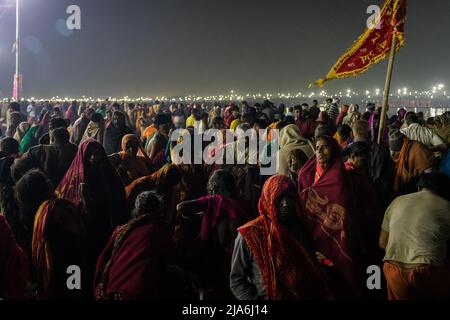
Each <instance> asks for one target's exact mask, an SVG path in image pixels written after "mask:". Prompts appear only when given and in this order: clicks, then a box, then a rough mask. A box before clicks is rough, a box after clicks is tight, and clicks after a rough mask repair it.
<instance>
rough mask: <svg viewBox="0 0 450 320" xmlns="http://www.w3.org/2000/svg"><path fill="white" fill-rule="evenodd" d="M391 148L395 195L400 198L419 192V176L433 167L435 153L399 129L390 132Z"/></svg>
mask: <svg viewBox="0 0 450 320" xmlns="http://www.w3.org/2000/svg"><path fill="white" fill-rule="evenodd" d="M389 148H390V149H391V153H392V158H393V160H394V163H395V175H394V193H395V194H396V195H397V196H398V195H403V194H407V193H412V192H415V191H417V188H416V183H417V181H418V177H419V175H420V174H422V173H423V172H425V171H426V170H427V169H431V168H432V167H433V164H434V156H433V153H432V152H431V151H430V150H429V149H428V148H427V147H425V145H423V144H422V143H420V142H418V141H414V140H409V139H408V138H407V137H406V136H405V135H403V134H402V133H401V132H400V131H399V130H398V129H392V130H391V131H389Z"/></svg>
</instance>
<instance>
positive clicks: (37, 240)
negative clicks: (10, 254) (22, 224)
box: [31, 199, 55, 292]
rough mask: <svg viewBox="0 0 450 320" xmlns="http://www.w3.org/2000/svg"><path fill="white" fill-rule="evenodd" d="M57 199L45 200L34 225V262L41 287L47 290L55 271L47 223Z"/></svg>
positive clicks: (37, 213)
mask: <svg viewBox="0 0 450 320" xmlns="http://www.w3.org/2000/svg"><path fill="white" fill-rule="evenodd" d="M54 203H55V201H54V199H52V200H51V201H44V202H43V203H42V204H41V206H40V207H39V209H38V211H37V212H36V215H35V218H34V227H33V240H32V246H31V247H32V253H33V264H34V266H35V268H36V272H37V273H38V278H39V280H40V281H41V283H40V286H41V289H42V290H43V291H44V292H45V291H47V289H48V288H49V286H50V280H51V275H52V273H53V257H52V254H51V251H50V247H49V244H48V241H47V236H46V225H47V219H48V214H49V211H50V210H51V209H52V208H53V205H54Z"/></svg>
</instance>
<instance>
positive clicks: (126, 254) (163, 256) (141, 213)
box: [94, 191, 174, 300]
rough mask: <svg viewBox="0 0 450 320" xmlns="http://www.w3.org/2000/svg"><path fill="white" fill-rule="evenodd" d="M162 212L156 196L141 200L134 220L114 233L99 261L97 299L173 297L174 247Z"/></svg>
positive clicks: (150, 193) (152, 195) (149, 194)
mask: <svg viewBox="0 0 450 320" xmlns="http://www.w3.org/2000/svg"><path fill="white" fill-rule="evenodd" d="M161 209H162V208H161V200H160V199H159V197H158V196H157V195H156V194H155V193H153V192H149V191H146V192H143V193H141V194H140V195H139V196H138V198H137V200H136V208H135V210H134V214H133V215H134V217H133V218H132V219H131V220H130V221H129V222H128V223H127V224H125V225H123V226H120V227H118V228H117V229H116V230H115V231H114V233H113V235H112V236H111V239H110V240H109V242H108V244H107V245H106V247H105V249H104V250H103V252H102V254H101V255H100V258H99V259H98V263H97V270H96V272H95V282H94V285H95V298H96V299H98V300H136V299H146V300H148V299H158V300H161V299H167V298H169V297H170V296H169V295H170V294H171V293H173V292H171V290H170V288H169V287H170V285H168V283H167V281H169V280H170V279H169V278H168V263H169V262H170V261H171V260H172V259H173V256H172V254H173V251H172V250H173V243H172V239H171V237H170V232H169V230H168V229H167V228H165V226H164V222H163V220H164V219H163V216H162V213H163V212H164V211H162V210H161ZM172 298H174V297H173V296H172Z"/></svg>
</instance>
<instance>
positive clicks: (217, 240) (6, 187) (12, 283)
mask: <svg viewBox="0 0 450 320" xmlns="http://www.w3.org/2000/svg"><path fill="white" fill-rule="evenodd" d="M381 116H382V113H381V108H380V107H377V106H376V105H375V104H373V103H369V104H367V105H366V106H365V107H364V108H362V107H359V106H358V105H356V104H352V105H341V104H340V101H339V99H331V98H330V99H327V100H326V101H325V104H323V105H319V102H318V101H317V100H314V101H313V103H312V104H311V105H308V104H307V103H304V104H301V105H296V106H292V107H290V106H285V105H283V104H281V105H280V106H276V105H275V104H274V103H272V102H270V101H267V100H266V101H263V102H261V103H258V102H255V103H251V104H250V103H248V102H246V101H243V102H239V103H237V102H229V103H227V104H226V105H221V104H219V103H195V102H188V103H160V102H158V101H155V102H152V103H137V104H134V103H117V102H110V101H103V102H98V103H87V102H81V103H78V102H77V101H73V102H72V103H69V104H66V103H61V104H60V103H50V102H46V103H40V104H36V103H34V102H31V103H30V104H29V105H24V104H22V105H21V104H19V103H16V102H11V103H7V104H6V103H5V104H4V105H3V109H2V120H3V122H2V130H1V131H2V139H1V140H0V208H1V210H0V298H2V299H33V300H35V299H37V300H47V299H51V300H53V299H98V300H105V299H106V300H116V299H117V300H130V299H161V300H170V299H175V300H233V299H238V300H288V299H289V300H291V299H309V300H311V299H318V300H322V299H324V300H334V299H390V300H401V299H445V298H450V269H449V265H450V261H449V258H450V255H449V246H448V244H449V240H450V188H449V186H450V153H449V152H448V147H449V144H450V113H449V112H448V111H447V112H445V113H444V114H442V115H439V116H437V117H430V118H428V119H425V118H424V115H423V113H415V112H413V111H407V109H405V108H400V109H398V111H397V113H396V114H395V115H393V116H392V117H386V119H383V120H384V121H381ZM382 122H384V123H385V124H386V125H385V127H384V130H380V125H382V124H381V123H382ZM210 128H213V129H217V130H222V131H224V130H227V129H229V130H231V131H236V130H238V129H242V130H248V129H252V128H253V129H257V130H258V131H257V132H261V130H264V132H266V133H267V137H268V139H269V142H270V140H271V139H272V142H273V140H274V139H277V143H278V144H277V145H278V146H279V150H274V148H273V145H274V144H269V149H270V150H269V153H271V154H275V155H276V173H275V174H274V175H271V176H268V175H263V174H261V168H262V167H263V164H261V163H256V164H254V163H247V162H246V163H244V164H233V165H232V164H210V163H195V162H194V161H192V162H189V163H176V162H175V161H173V157H172V153H171V152H172V150H173V148H174V146H175V145H176V144H177V143H181V141H179V140H178V141H172V139H171V133H172V132H173V130H174V129H183V130H184V131H185V132H187V133H188V134H189V135H191V136H195V135H202V134H204V133H205V132H206V131H207V130H208V129H210ZM274 130H278V131H279V135H271V134H270V133H271V132H275V131H274ZM380 132H381V134H382V136H381V138H380V140H381V143H378V140H379V139H378V138H379V136H378V135H379V133H380ZM232 142H233V141H224V142H223V143H224V144H225V143H232ZM270 146H272V148H270ZM207 147H208V144H207V143H204V144H203V145H202V148H203V149H206V148H207ZM246 147H247V148H249V146H248V145H246ZM200 151H202V150H200ZM192 156H194V155H192ZM374 265H375V266H379V267H380V268H382V270H383V271H382V272H381V275H380V276H381V277H382V279H381V280H382V283H383V285H382V286H381V287H380V288H378V290H377V289H376V290H371V288H369V287H368V286H367V281H366V280H367V278H368V276H369V275H368V274H367V268H368V267H369V266H374ZM73 266H76V267H77V268H75V269H76V270H81V273H80V274H79V275H80V277H79V279H78V280H77V279H75V280H74V281H75V283H77V281H78V282H79V285H75V286H71V285H68V277H70V276H71V275H72V273H71V272H70V271H68V270H73ZM372 289H373V288H372Z"/></svg>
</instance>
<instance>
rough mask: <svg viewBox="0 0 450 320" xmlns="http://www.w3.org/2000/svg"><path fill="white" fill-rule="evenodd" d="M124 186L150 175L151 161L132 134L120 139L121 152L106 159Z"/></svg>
mask: <svg viewBox="0 0 450 320" xmlns="http://www.w3.org/2000/svg"><path fill="white" fill-rule="evenodd" d="M108 159H109V161H110V162H111V164H112V165H113V167H114V168H115V169H116V170H117V173H118V174H119V176H120V178H121V179H122V182H123V184H124V186H128V185H129V184H130V183H132V182H133V181H134V180H136V179H138V178H140V177H143V176H147V175H149V174H150V173H151V161H150V159H149V158H148V156H147V154H146V153H145V151H144V149H143V148H142V146H141V145H140V143H139V138H138V137H137V136H135V135H134V134H127V135H126V136H124V137H123V138H122V151H120V152H118V153H114V154H112V155H110V156H109V157H108Z"/></svg>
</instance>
